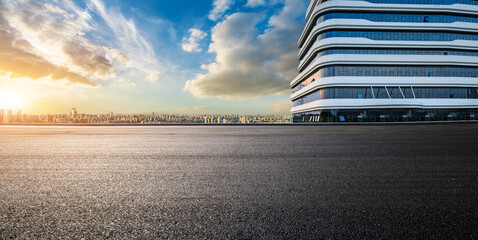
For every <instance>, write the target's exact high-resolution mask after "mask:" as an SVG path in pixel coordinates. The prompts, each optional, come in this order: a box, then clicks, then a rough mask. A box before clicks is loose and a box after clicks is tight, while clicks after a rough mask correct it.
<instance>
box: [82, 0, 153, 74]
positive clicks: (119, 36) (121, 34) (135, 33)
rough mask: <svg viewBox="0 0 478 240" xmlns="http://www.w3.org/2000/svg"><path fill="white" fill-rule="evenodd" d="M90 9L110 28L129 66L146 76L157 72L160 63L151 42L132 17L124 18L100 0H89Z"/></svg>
mask: <svg viewBox="0 0 478 240" xmlns="http://www.w3.org/2000/svg"><path fill="white" fill-rule="evenodd" d="M90 4H91V8H92V11H95V12H96V13H97V14H98V15H99V16H100V17H101V18H102V19H103V20H104V22H105V23H106V25H107V27H108V28H109V29H111V31H112V32H113V34H114V40H115V41H116V44H117V45H118V47H119V48H120V50H121V51H122V52H124V53H125V54H126V55H127V56H128V58H129V62H130V64H131V67H134V68H137V69H139V70H141V71H143V72H144V73H145V74H146V76H150V75H151V74H154V73H155V72H157V71H158V70H161V69H158V68H160V66H161V64H160V62H159V60H158V59H157V57H156V54H155V51H154V49H153V46H152V44H151V43H150V41H148V39H147V38H146V36H145V33H143V32H140V31H139V30H138V28H137V27H136V23H135V22H134V21H133V20H132V19H126V18H125V17H124V16H123V14H121V13H120V12H119V11H116V10H115V9H112V8H107V7H106V6H105V5H104V4H103V2H102V1H100V0H90Z"/></svg>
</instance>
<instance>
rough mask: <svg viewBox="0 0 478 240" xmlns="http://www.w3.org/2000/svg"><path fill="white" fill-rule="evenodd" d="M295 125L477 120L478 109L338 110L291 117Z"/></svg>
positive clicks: (297, 114) (299, 114)
mask: <svg viewBox="0 0 478 240" xmlns="http://www.w3.org/2000/svg"><path fill="white" fill-rule="evenodd" d="M292 117H293V121H294V122H295V123H304V122H409V121H458V120H477V119H478V109H477V108H471V109H350V110H347V109H339V110H320V111H313V112H305V113H296V114H293V115H292Z"/></svg>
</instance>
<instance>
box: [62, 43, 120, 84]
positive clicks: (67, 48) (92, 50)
mask: <svg viewBox="0 0 478 240" xmlns="http://www.w3.org/2000/svg"><path fill="white" fill-rule="evenodd" d="M63 51H64V53H65V54H66V55H67V56H68V57H69V58H70V60H71V61H72V62H73V64H75V65H76V66H77V67H79V68H81V69H82V70H83V71H86V72H88V73H93V74H97V75H98V76H100V77H106V76H108V74H109V73H111V72H112V71H113V64H112V63H111V62H110V61H109V60H108V59H106V57H105V52H104V49H102V48H100V47H99V46H97V45H90V46H88V45H86V44H82V43H80V42H78V41H72V40H71V41H67V42H65V45H64V46H63Z"/></svg>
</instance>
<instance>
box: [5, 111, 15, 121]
mask: <svg viewBox="0 0 478 240" xmlns="http://www.w3.org/2000/svg"><path fill="white" fill-rule="evenodd" d="M4 122H5V123H11V122H13V110H12V109H8V110H7V114H5V121H4Z"/></svg>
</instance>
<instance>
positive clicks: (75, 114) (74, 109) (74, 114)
mask: <svg viewBox="0 0 478 240" xmlns="http://www.w3.org/2000/svg"><path fill="white" fill-rule="evenodd" d="M70 117H71V118H73V119H76V117H78V112H77V111H76V108H72V109H71V112H70Z"/></svg>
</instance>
